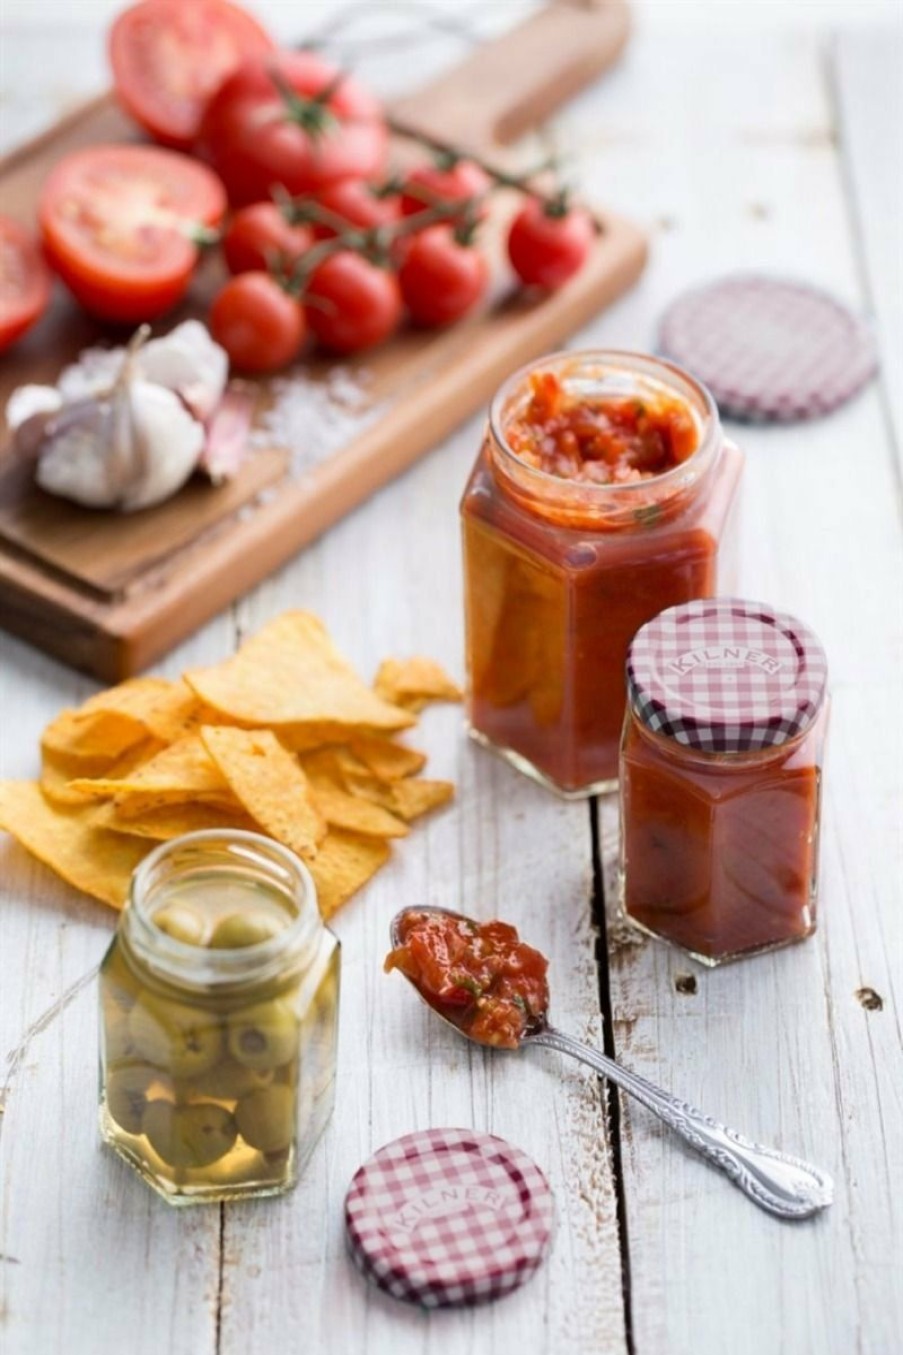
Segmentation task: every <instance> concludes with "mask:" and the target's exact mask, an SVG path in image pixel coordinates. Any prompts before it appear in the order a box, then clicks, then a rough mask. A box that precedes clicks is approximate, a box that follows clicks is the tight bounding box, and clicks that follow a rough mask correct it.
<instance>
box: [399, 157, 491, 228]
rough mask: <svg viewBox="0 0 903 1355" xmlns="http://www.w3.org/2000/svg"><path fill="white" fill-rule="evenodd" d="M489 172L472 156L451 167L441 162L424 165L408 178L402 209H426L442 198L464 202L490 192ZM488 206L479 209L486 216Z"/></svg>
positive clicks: (409, 213)
mask: <svg viewBox="0 0 903 1355" xmlns="http://www.w3.org/2000/svg"><path fill="white" fill-rule="evenodd" d="M489 185H490V180H489V176H488V175H487V174H486V173H485V172H484V171H483V170H482V169H480V166H479V165H475V164H474V163H473V161H472V160H459V161H458V162H457V163H456V164H454V165H452V166H451V168H449V169H442V168H441V167H440V166H439V165H420V166H419V167H418V168H417V169H415V170H412V172H411V173H410V174H409V175H408V177H407V179H406V180H405V185H404V190H403V192H402V195H401V210H402V212H403V213H404V215H405V216H413V215H414V214H415V212H423V211H426V209H427V208H428V207H432V206H434V205H435V204H436V203H441V202H462V201H464V200H465V199H467V198H479V197H482V196H483V194H484V193H486V192H488V190H489ZM485 212H486V209H485V207H484V208H482V209H481V210H480V212H479V215H480V216H484V215H485Z"/></svg>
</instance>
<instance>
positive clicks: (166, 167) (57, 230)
mask: <svg viewBox="0 0 903 1355" xmlns="http://www.w3.org/2000/svg"><path fill="white" fill-rule="evenodd" d="M225 210H226V193H225V189H224V188H223V186H222V184H221V183H220V181H219V179H218V178H217V177H216V175H215V174H214V173H213V171H212V170H210V169H208V168H207V167H206V165H201V164H198V163H197V161H195V160H189V158H188V156H187V155H179V154H178V152H177V151H164V150H160V149H158V148H157V147H155V146H89V147H88V148H87V149H85V150H83V151H74V152H73V153H72V154H71V155H67V156H66V157H65V158H64V159H62V160H60V161H59V163H58V164H57V165H55V166H54V168H53V169H52V170H51V172H50V175H49V176H48V178H47V179H46V181H45V183H44V187H43V189H42V191H41V199H40V203H39V205H38V219H39V221H40V225H41V234H42V237H43V241H44V252H45V254H46V256H47V259H48V261H49V262H50V264H51V265H52V267H53V268H54V269H55V270H56V272H57V273H59V275H60V277H61V278H62V279H63V281H64V282H65V283H66V285H67V287H68V288H69V290H70V291H71V292H72V294H73V295H74V296H75V298H76V299H77V300H78V301H80V302H81V304H82V305H83V306H84V307H85V309H86V310H88V311H91V312H92V314H94V315H97V316H100V318H101V319H104V320H114V321H118V322H120V323H123V324H137V323H138V322H140V321H142V320H152V319H154V318H155V317H156V316H158V315H162V314H163V313H164V311H168V310H170V309H171V307H173V306H174V305H175V304H176V303H177V302H178V301H180V300H181V299H182V297H183V296H184V294H185V291H186V289H187V287H188V284H189V282H190V280H191V275H192V273H193V271H194V268H195V265H196V263H197V261H198V246H197V241H198V239H199V237H200V235H201V234H202V233H203V228H204V227H211V226H217V225H219V223H220V221H221V220H222V218H223V216H224V214H225Z"/></svg>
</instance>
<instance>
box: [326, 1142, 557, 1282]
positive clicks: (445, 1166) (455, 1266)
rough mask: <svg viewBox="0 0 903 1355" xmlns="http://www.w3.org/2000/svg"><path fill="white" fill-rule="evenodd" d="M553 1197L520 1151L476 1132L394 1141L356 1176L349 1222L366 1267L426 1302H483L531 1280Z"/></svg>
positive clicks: (352, 1243) (355, 1250)
mask: <svg viewBox="0 0 903 1355" xmlns="http://www.w3.org/2000/svg"><path fill="white" fill-rule="evenodd" d="M553 1212H554V1207H553V1202H552V1194H551V1191H550V1190H549V1185H548V1182H547V1181H546V1179H545V1177H544V1176H543V1174H542V1172H541V1171H540V1170H539V1168H538V1167H537V1166H536V1164H535V1163H534V1162H532V1161H531V1159H530V1158H529V1157H527V1155H526V1154H525V1153H522V1152H521V1151H520V1149H519V1148H513V1147H512V1146H511V1144H510V1143H506V1142H505V1140H504V1139H499V1138H496V1137H495V1136H494V1135H493V1134H477V1133H475V1132H474V1131H473V1130H472V1129H428V1130H425V1131H423V1132H421V1133H417V1134H405V1135H404V1136H403V1137H402V1138H400V1139H395V1140H394V1142H392V1143H387V1144H386V1146H385V1147H384V1148H380V1150H379V1152H377V1153H375V1154H374V1155H373V1157H371V1158H370V1160H369V1162H365V1163H364V1165H363V1167H361V1168H359V1170H358V1171H357V1172H356V1173H355V1176H354V1178H353V1180H352V1182H351V1185H350V1187H349V1190H348V1194H347V1196H346V1197H345V1228H346V1232H347V1237H348V1245H349V1248H350V1250H351V1255H352V1257H353V1259H354V1262H355V1264H356V1265H357V1267H358V1269H359V1270H360V1271H362V1272H363V1274H364V1275H366V1276H367V1278H368V1279H370V1280H373V1281H374V1283H375V1284H378V1285H379V1286H380V1288H381V1289H385V1290H386V1291H387V1292H388V1293H389V1294H392V1295H394V1297H395V1298H398V1299H408V1300H409V1301H411V1302H413V1303H420V1304H422V1305H423V1306H424V1307H425V1308H443V1307H450V1306H456V1305H459V1304H471V1303H481V1302H483V1301H484V1300H486V1299H495V1298H499V1297H500V1296H501V1295H502V1294H507V1293H508V1292H509V1291H510V1290H512V1289H516V1288H517V1286H518V1285H520V1284H523V1282H524V1280H526V1279H528V1278H529V1277H530V1276H531V1275H532V1274H533V1272H534V1271H535V1270H536V1268H537V1267H538V1265H539V1264H540V1262H541V1261H542V1260H543V1258H544V1256H545V1255H546V1252H547V1251H548V1248H549V1242H550V1239H551V1234H552V1220H553Z"/></svg>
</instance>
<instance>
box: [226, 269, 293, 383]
mask: <svg viewBox="0 0 903 1355" xmlns="http://www.w3.org/2000/svg"><path fill="white" fill-rule="evenodd" d="M306 330H307V324H306V321H305V316H304V308H303V306H301V305H300V304H299V302H298V301H297V300H296V299H295V298H294V297H293V296H290V295H289V293H288V292H286V291H285V290H284V289H283V288H282V287H280V286H279V283H278V282H277V281H276V280H275V278H272V277H270V275H269V273H259V272H258V273H240V274H239V275H238V277H235V278H231V279H230V280H229V281H228V282H227V283H226V285H225V287H223V289H222V291H221V292H219V293H218V294H217V296H216V297H215V298H214V301H213V305H212V307H211V308H210V333H211V334H212V335H213V337H214V339H216V342H217V343H219V344H222V346H223V348H225V350H226V352H227V353H228V354H229V358H230V361H231V362H232V363H234V365H235V366H236V367H239V368H241V370H242V371H245V372H278V371H279V370H280V368H282V367H287V366H288V364H289V363H290V362H292V361H293V360H294V359H295V358H296V357H297V356H298V353H299V351H300V348H301V345H302V343H303V342H304V335H305V333H306Z"/></svg>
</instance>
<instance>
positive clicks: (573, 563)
mask: <svg viewBox="0 0 903 1355" xmlns="http://www.w3.org/2000/svg"><path fill="white" fill-rule="evenodd" d="M534 373H552V374H554V376H555V377H556V378H557V379H558V381H560V382H561V384H562V385H563V386H564V388H565V389H566V390H567V391H568V392H575V391H576V392H578V393H579V394H581V395H585V397H586V399H587V401H588V402H592V401H596V400H600V399H605V398H606V397H608V396H612V397H615V398H621V399H622V398H624V397H625V396H630V397H636V398H639V399H641V398H642V397H643V395H644V394H648V393H649V392H650V391H652V392H655V393H657V394H658V395H661V394H662V393H664V394H667V396H668V397H670V398H671V399H677V400H679V401H680V402H682V403H683V405H684V406H685V408H686V409H687V410H689V411H690V413H691V415H692V418H693V420H694V422H695V424H696V427H697V430H698V439H697V446H696V450H695V451H694V452H693V454H692V455H691V456H690V457H689V458H688V459H687V460H686V461H684V462H683V463H682V464H680V465H677V466H675V467H673V468H672V469H670V470H667V471H665V472H664V473H662V474H660V475H656V476H654V477H652V478H647V479H643V480H639V481H636V482H633V483H622V484H596V483H587V482H586V481H583V480H581V481H577V480H569V479H563V478H560V477H558V476H556V475H552V474H548V473H547V472H545V471H543V470H539V469H536V468H534V467H532V466H529V465H527V464H526V463H525V462H524V461H523V460H521V459H520V458H519V457H518V455H517V454H516V453H515V452H514V450H513V449H512V447H511V445H510V444H509V442H508V439H507V436H506V430H507V429H510V427H511V424H512V420H514V419H516V418H517V417H518V414H519V412H520V411H522V410H523V409H524V407H525V403H526V401H528V400H529V398H530V395H531V384H530V381H531V377H532V376H533V374H534ZM742 463H743V457H742V454H741V453H740V451H739V450H738V449H737V448H736V447H735V446H734V445H733V444H731V443H729V442H727V441H725V439H724V437H723V434H722V431H721V425H720V421H719V418H718V412H717V410H716V408H715V405H714V402H713V400H712V398H711V396H710V395H709V393H708V392H707V391H706V390H705V389H704V387H703V386H701V385H700V384H699V383H698V382H697V381H695V380H694V379H693V378H692V377H691V376H689V375H688V374H687V373H686V372H683V371H682V370H680V369H679V368H678V367H675V366H673V365H672V364H670V363H667V362H664V361H661V360H659V359H658V358H654V357H649V356H645V355H643V354H639V353H622V352H605V351H597V352H582V353H557V354H553V355H552V356H550V357H546V358H543V359H541V360H540V361H539V362H537V363H532V364H530V366H528V367H524V368H522V369H521V370H520V371H518V372H516V373H515V374H514V375H513V376H512V377H511V378H510V379H509V380H508V381H507V382H506V383H505V385H503V386H502V388H501V389H500V391H499V392H498V394H497V395H496V397H495V399H494V401H493V403H492V406H491V409H490V415H489V423H488V427H487V429H486V435H485V438H484V441H483V445H482V447H481V450H480V453H479V456H478V458H477V461H476V465H475V467H474V470H473V472H472V474H471V477H470V480H469V482H468V485H467V488H466V490H465V493H464V497H463V499H462V502H461V516H462V530H463V544H464V576H465V607H466V628H467V641H466V643H467V674H468V694H467V703H468V722H469V728H470V733H471V735H472V736H473V737H474V738H475V739H477V740H478V741H479V742H481V743H483V744H485V745H487V746H489V747H491V748H493V749H495V750H496V751H497V752H499V753H501V754H502V755H503V756H505V757H506V758H507V759H508V760H509V761H510V762H512V763H513V764H514V765H515V766H516V767H518V768H519V769H520V770H521V771H523V772H525V773H526V774H527V775H529V776H532V777H533V778H534V779H536V780H538V781H540V782H542V783H543V784H544V785H546V786H548V787H550V788H551V789H553V790H555V791H557V792H558V793H559V794H562V795H564V796H566V797H580V796H585V795H590V794H594V793H597V792H600V791H609V790H612V789H614V787H615V786H616V785H617V776H618V745H619V742H620V734H621V726H622V723H623V718H624V705H625V688H624V660H625V656H626V653H627V646H628V644H629V642H630V640H631V638H632V636H633V635H634V633H635V632H636V631H637V629H638V628H639V627H640V626H641V625H642V624H643V623H644V622H645V621H647V620H649V618H650V617H653V616H655V615H656V613H657V612H659V611H661V610H662V609H663V608H665V607H670V606H673V605H674V604H675V603H678V602H684V601H687V600H689V599H691V598H697V597H707V596H712V595H714V594H715V593H718V592H723V591H729V590H730V588H731V587H732V586H733V577H732V576H733V572H734V558H735V557H734V549H733V542H734V536H735V531H734V516H735V505H736V500H737V491H738V487H739V481H740V474H741V469H742Z"/></svg>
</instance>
